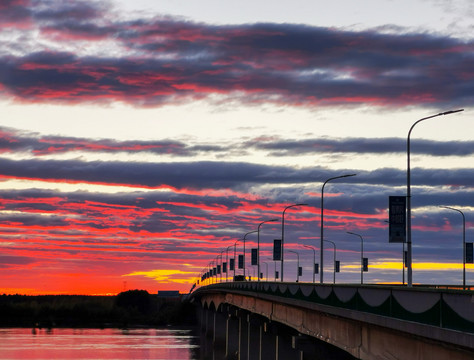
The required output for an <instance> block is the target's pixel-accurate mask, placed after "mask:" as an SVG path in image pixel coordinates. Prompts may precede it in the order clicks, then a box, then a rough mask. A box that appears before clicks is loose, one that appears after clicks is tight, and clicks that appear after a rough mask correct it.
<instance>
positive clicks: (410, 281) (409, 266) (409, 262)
mask: <svg viewBox="0 0 474 360" xmlns="http://www.w3.org/2000/svg"><path fill="white" fill-rule="evenodd" d="M460 111H464V109H459V110H450V111H445V112H442V113H439V114H436V115H431V116H427V117H424V118H421V119H420V120H418V121H416V122H415V123H414V124H413V125H412V126H411V128H410V130H409V131H408V137H407V214H406V216H407V286H409V287H411V286H412V285H413V271H412V248H411V243H412V242H411V184H410V181H411V179H410V136H411V132H412V130H413V128H414V127H415V125H416V124H418V123H420V122H422V121H424V120H428V119H432V118H434V117H437V116H441V115H449V114H454V113H457V112H460Z"/></svg>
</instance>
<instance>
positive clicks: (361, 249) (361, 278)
mask: <svg viewBox="0 0 474 360" xmlns="http://www.w3.org/2000/svg"><path fill="white" fill-rule="evenodd" d="M347 233H348V234H351V235H355V236H358V237H360V284H361V285H362V284H363V283H364V239H363V238H362V236H361V235H359V234H356V233H353V232H350V231H347Z"/></svg>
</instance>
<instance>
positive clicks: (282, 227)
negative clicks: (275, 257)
mask: <svg viewBox="0 0 474 360" xmlns="http://www.w3.org/2000/svg"><path fill="white" fill-rule="evenodd" d="M306 205H308V204H294V205H289V206H287V207H286V208H285V209H284V210H283V213H282V215H281V282H283V257H284V254H285V251H284V244H285V211H286V210H288V209H289V208H292V207H295V206H306Z"/></svg>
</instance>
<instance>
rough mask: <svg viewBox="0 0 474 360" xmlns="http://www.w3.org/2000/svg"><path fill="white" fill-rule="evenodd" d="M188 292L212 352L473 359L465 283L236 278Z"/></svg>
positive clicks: (269, 358)
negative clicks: (391, 283)
mask: <svg viewBox="0 0 474 360" xmlns="http://www.w3.org/2000/svg"><path fill="white" fill-rule="evenodd" d="M188 299H189V300H190V301H192V302H194V303H196V304H197V305H198V317H199V320H200V326H201V331H202V334H203V338H204V340H206V341H205V345H204V347H205V349H203V350H204V351H205V352H206V351H207V352H213V353H214V356H213V357H212V358H216V359H220V358H222V359H239V360H251V359H259V360H260V359H263V360H273V359H275V360H281V359H304V360H306V359H364V360H366V359H367V360H375V359H377V360H381V359H387V360H394V359H410V360H412V359H429V360H438V359H439V360H446V359H450V360H457V359H459V360H464V359H466V360H467V359H470V360H472V359H474V291H472V290H462V289H459V290H453V289H440V288H428V287H416V286H414V287H404V286H382V285H353V284H351V285H342V284H341V285H339V284H338V285H329V284H312V283H281V282H263V281H260V282H255V281H253V282H249V281H235V282H226V283H216V284H211V285H207V286H202V287H200V288H198V289H196V290H194V291H193V292H192V293H190V295H189V298H188ZM206 348H207V349H206ZM211 348H212V349H211Z"/></svg>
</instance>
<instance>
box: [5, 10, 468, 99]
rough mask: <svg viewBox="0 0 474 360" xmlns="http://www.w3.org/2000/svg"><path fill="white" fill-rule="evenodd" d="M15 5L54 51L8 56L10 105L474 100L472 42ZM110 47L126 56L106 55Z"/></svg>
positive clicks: (43, 48) (40, 48) (35, 49)
mask: <svg viewBox="0 0 474 360" xmlns="http://www.w3.org/2000/svg"><path fill="white" fill-rule="evenodd" d="M3 7H4V10H5V11H7V12H9V13H12V14H14V15H15V16H17V17H21V16H23V17H26V16H28V17H29V19H31V21H32V22H33V24H34V27H35V28H38V29H39V30H40V34H41V36H42V37H43V38H45V39H48V40H49V41H50V42H52V43H51V45H50V46H49V47H47V46H46V45H44V44H45V43H44V42H43V43H42V45H41V46H32V47H31V46H29V45H25V47H24V49H23V51H17V52H16V53H17V54H19V53H20V52H21V53H22V55H11V54H3V55H1V56H0V86H1V87H2V89H3V90H2V97H4V98H13V99H16V100H19V101H26V102H50V103H51V102H53V103H56V102H59V103H81V102H113V101H120V102H125V103H129V104H132V105H134V106H161V105H163V104H177V103H182V102H188V101H192V100H195V99H209V100H213V99H214V98H216V97H224V98H231V99H234V100H237V101H239V102H241V103H258V104H260V103H275V104H285V105H293V106H301V105H303V106H328V105H331V106H346V105H367V104H372V105H376V106H388V107H393V106H397V107H398V106H411V105H413V104H417V105H420V106H432V105H433V104H434V103H436V104H437V105H440V104H445V105H448V104H449V105H450V106H454V105H460V104H468V103H472V94H473V91H472V88H473V83H472V79H473V76H472V66H471V64H472V61H473V46H474V44H473V43H472V42H470V41H462V40H458V39H455V38H450V37H443V36H440V35H432V34H427V33H406V32H400V34H387V33H382V32H381V33H378V32H376V31H375V30H374V31H363V32H351V31H345V30H340V29H329V28H321V27H312V26H306V25H295V24H270V23H259V24H244V25H232V26H225V25H222V26H217V25H209V24H203V23H194V22H190V21H185V20H182V19H177V18H171V17H163V16H161V17H158V16H157V17H155V18H152V19H149V18H147V19H140V18H136V19H132V20H123V19H120V18H118V17H117V15H116V13H114V12H113V11H112V9H111V8H110V7H109V4H108V3H105V4H104V5H99V3H98V2H89V1H84V2H80V3H71V2H69V1H61V2H54V6H53V3H52V2H31V3H25V2H9V6H8V5H7V6H5V5H4V6H3ZM28 14H30V15H28ZM65 19H67V21H65ZM0 20H1V19H0ZM4 21H6V20H5V19H4ZM18 31H21V30H18ZM25 31H26V33H24V35H25V36H30V35H29V34H28V32H27V31H28V30H25ZM31 39H32V40H31V41H32V42H33V43H34V42H35V41H36V42H38V40H34V39H33V38H31ZM84 41H88V43H87V44H86V43H84ZM28 43H30V42H28ZM9 45H10V44H9ZM38 45H39V44H38ZM65 47H66V48H68V49H71V50H69V51H64V50H61V49H64V48H65ZM84 47H86V48H87V49H89V51H86V52H84V51H83V49H84ZM104 48H105V49H111V50H112V49H114V51H110V52H107V53H108V54H109V55H107V56H104V55H103V54H104ZM99 49H100V51H99ZM112 54H113V55H112Z"/></svg>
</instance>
